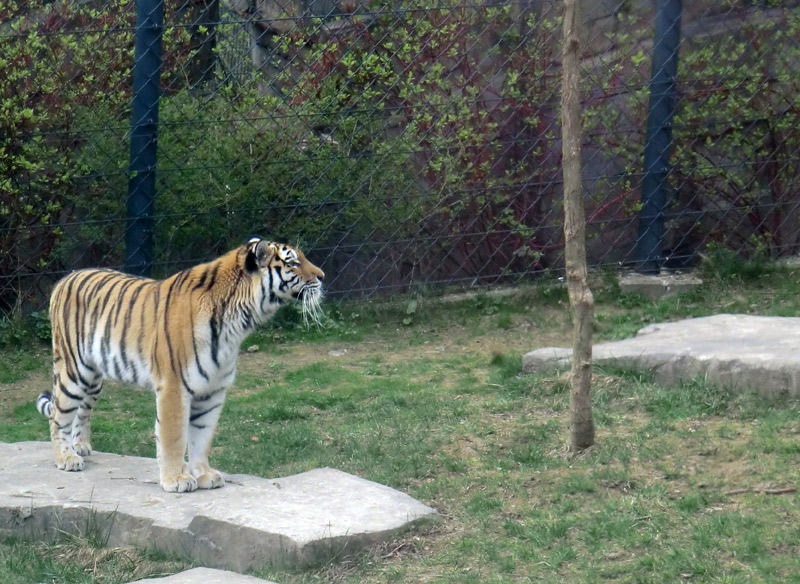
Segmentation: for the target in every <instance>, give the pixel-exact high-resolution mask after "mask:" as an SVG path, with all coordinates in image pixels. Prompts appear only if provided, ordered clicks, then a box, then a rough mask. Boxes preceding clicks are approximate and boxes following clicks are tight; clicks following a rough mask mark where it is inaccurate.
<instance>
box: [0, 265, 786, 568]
mask: <svg viewBox="0 0 800 584" xmlns="http://www.w3.org/2000/svg"><path fill="white" fill-rule="evenodd" d="M725 269H726V270H728V272H726V273H725V276H726V277H725V278H721V277H715V276H714V274H712V275H711V278H710V281H709V283H708V284H706V285H704V287H703V288H702V289H701V290H697V291H693V292H691V293H689V294H685V295H682V296H679V297H676V298H672V299H667V300H662V301H658V302H650V301H646V300H644V299H643V298H640V297H635V296H626V295H622V294H620V293H619V291H618V290H615V289H614V286H613V285H612V284H609V283H608V281H606V282H605V283H604V282H602V281H601V282H598V283H596V285H595V290H596V296H597V299H598V304H597V314H598V319H597V337H598V339H599V340H607V339H615V338H621V337H623V336H626V335H628V334H630V333H631V332H633V330H635V329H638V328H640V327H641V326H644V325H646V324H649V323H651V322H657V321H659V320H668V319H676V318H683V317H687V316H702V315H707V314H713V313H718V312H751V313H757V314H785V315H795V314H800V300H798V298H800V294H798V291H799V290H798V278H797V277H796V274H794V273H792V272H790V271H768V272H764V271H763V270H762V271H761V272H753V273H751V272H744V273H746V274H748V277H746V278H745V277H742V278H739V277H731V276H730V273H729V272H730V266H727V264H726V268H725ZM734 273H735V271H734ZM753 274H755V275H753ZM331 312H333V313H334V318H333V322H334V326H332V327H331V328H330V329H327V330H321V331H312V332H310V333H306V332H303V331H302V330H301V329H299V328H297V327H296V326H294V325H293V324H292V319H294V318H295V315H293V314H291V313H290V314H287V315H282V316H281V318H282V319H284V321H283V323H282V327H281V328H271V329H266V330H264V331H262V332H260V333H259V334H257V335H255V336H254V337H253V338H252V339H251V340H249V341H248V345H250V344H257V345H259V350H258V352H256V353H254V354H248V355H245V356H244V357H243V358H242V360H241V363H240V368H239V369H240V372H239V374H238V377H237V382H236V385H235V387H234V388H233V389H232V391H231V392H230V394H229V398H228V401H227V402H226V404H225V411H224V412H223V415H222V418H221V422H220V428H219V432H218V435H217V438H216V440H215V446H214V450H213V452H212V463H214V464H216V465H217V466H218V467H219V468H221V469H222V470H223V471H225V472H229V473H249V474H255V475H260V476H285V475H288V474H293V473H297V472H301V471H304V470H308V469H311V468H315V467H320V466H332V467H336V468H339V469H341V470H344V471H347V472H351V473H354V474H357V475H359V476H362V477H365V478H367V479H370V480H375V481H378V482H381V483H384V484H387V485H390V486H393V487H395V488H399V489H401V490H403V491H405V492H408V493H409V494H411V495H412V496H414V497H415V498H417V499H420V500H421V501H423V502H425V503H427V504H429V505H431V506H433V507H435V508H436V509H438V510H439V511H440V513H441V514H442V516H443V518H444V521H443V522H442V523H440V524H438V525H432V526H429V527H426V528H424V529H423V530H422V531H419V532H416V533H411V534H407V535H405V536H403V537H402V538H401V539H399V540H397V541H395V542H392V543H390V544H388V545H386V546H383V547H381V548H378V549H375V550H373V551H371V552H370V553H365V554H362V555H360V556H358V557H356V558H351V559H348V560H347V561H345V562H342V563H338V564H335V565H330V566H323V567H321V568H319V569H316V570H311V571H305V572H286V571H269V570H267V571H262V572H260V573H257V575H259V576H262V577H265V578H267V579H270V580H274V581H276V582H281V583H282V584H300V583H310V582H319V581H327V582H351V583H356V582H358V583H362V582H364V583H376V584H377V583H389V582H428V581H431V582H444V583H448V582H449V583H459V584H461V583H470V582H475V583H481V584H483V583H487V582H497V583H504V582H519V581H523V582H543V583H550V582H552V583H556V582H570V583H573V582H574V583H583V582H586V583H589V582H597V581H609V582H631V583H642V584H644V583H651V582H652V583H658V582H719V583H723V582H724V583H729V584H733V583H739V582H741V583H745V582H747V583H751V582H764V583H766V582H800V554H798V552H799V551H800V547H799V546H800V544H799V543H798V542H800V527H798V526H800V499H799V498H798V496H797V494H796V493H787V494H782V495H777V494H769V490H770V489H781V488H786V487H792V486H796V485H797V483H798V479H800V467H798V465H797V456H798V454H800V423H798V419H800V415H799V414H800V403H798V402H795V401H788V400H781V401H772V400H768V399H764V398H761V397H757V396H752V395H737V394H731V393H729V392H728V391H726V390H725V388H720V387H714V386H710V385H708V384H706V383H705V382H704V381H703V380H694V381H692V382H688V383H685V384H683V385H681V386H679V387H671V388H664V387H660V386H658V385H656V384H654V383H653V382H652V380H651V379H650V378H649V376H648V375H647V374H642V373H635V372H627V371H610V370H606V371H597V372H596V376H595V380H594V385H593V399H594V409H595V410H594V413H595V421H596V424H597V444H596V445H595V446H594V447H593V448H591V449H590V450H589V451H587V452H585V453H582V454H581V455H579V456H572V455H570V453H569V452H568V451H567V444H568V408H569V396H568V382H567V379H566V378H565V377H562V376H558V375H555V374H552V375H538V376H523V375H520V356H521V354H522V353H523V352H524V351H526V350H529V349H533V348H536V347H538V346H543V345H545V344H568V343H569V337H568V334H569V321H568V316H567V314H566V312H567V308H566V298H565V296H564V294H563V289H561V288H560V287H558V286H557V285H552V286H548V287H544V288H538V289H531V290H527V291H523V292H521V293H519V294H517V295H515V296H510V297H502V298H500V299H497V298H492V297H487V296H478V297H475V298H472V299H468V300H463V301H461V302H445V301H442V300H439V301H432V300H430V299H424V298H423V299H417V302H416V304H415V305H414V306H413V310H410V304H409V302H407V301H404V302H398V303H396V304H381V303H377V302H376V303H361V304H354V305H341V306H333V307H332V308H331ZM409 319H410V322H409V323H408V324H403V322H404V321H408V320H409ZM9 354H10V355H11V356H12V357H13V359H10V360H7V362H10V363H11V364H12V365H11V366H10V367H11V370H12V371H16V372H17V373H15V374H14V375H16V376H17V380H16V383H17V384H19V383H23V385H24V379H25V376H26V375H29V374H30V373H28V371H26V370H25V367H32V369H33V370H36V368H37V367H39V368H42V369H44V370H46V368H47V364H46V362H45V359H44V358H39V360H40V361H41V363H37V364H34V365H23V363H25V359H26V358H25V357H24V355H25V354H26V351H24V350H22V349H12V350H10V352H9ZM14 359H16V360H14ZM14 363H19V364H20V365H15V364H14ZM20 379H22V380H23V381H22V382H20ZM0 387H1V386H0ZM36 393H38V389H35V390H34V389H33V388H31V391H30V392H29V395H30V396H31V397H30V399H28V400H27V401H26V402H25V403H22V400H17V401H16V402H14V404H13V405H9V406H3V407H2V409H0V440H3V441H10V440H46V439H47V427H46V426H47V425H46V424H45V422H44V420H43V419H41V417H39V416H38V414H36V413H35V411H34V408H33V407H32V405H31V403H30V402H31V401H32V400H33V399H34V398H35V394H36ZM153 401H154V400H153V398H152V395H150V394H148V393H145V392H138V391H131V390H127V389H124V388H111V389H110V390H109V391H108V392H107V395H104V397H103V398H102V400H101V402H100V405H99V411H98V412H97V414H96V420H95V425H94V428H95V432H94V440H95V444H94V445H95V447H96V448H97V449H98V450H104V451H111V452H120V453H125V454H138V455H143V456H154V454H155V447H154V444H153V439H152V426H153V419H154V413H155V412H154V410H155V406H154V403H153ZM97 540H98V538H91V537H88V536H86V537H83V539H79V540H77V541H76V540H71V541H67V542H66V543H65V542H59V543H56V544H42V543H35V544H32V543H25V542H19V541H5V542H3V543H0V581H3V582H11V583H16V582H44V581H47V582H87V583H88V582H91V583H95V582H103V583H106V582H123V581H129V580H132V579H133V578H132V577H131V574H132V573H133V570H138V572H136V574H137V577H144V576H146V575H149V574H156V573H167V572H171V571H176V570H178V569H180V568H183V567H186V565H185V564H184V563H182V562H180V561H179V560H172V559H169V558H153V557H152V556H147V555H145V554H142V553H141V552H138V551H136V550H133V549H125V550H118V552H117V553H116V554H110V553H108V550H104V549H103V548H102V546H99V545H98V541H97ZM104 554H107V555H104ZM115 556H116V559H114V558H115ZM126 578H127V580H126Z"/></svg>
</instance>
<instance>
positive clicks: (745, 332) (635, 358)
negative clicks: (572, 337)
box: [522, 314, 800, 397]
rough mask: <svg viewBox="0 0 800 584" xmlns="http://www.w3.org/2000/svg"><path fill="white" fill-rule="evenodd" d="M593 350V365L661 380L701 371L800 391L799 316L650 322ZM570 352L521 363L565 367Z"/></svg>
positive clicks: (751, 385) (737, 384)
mask: <svg viewBox="0 0 800 584" xmlns="http://www.w3.org/2000/svg"><path fill="white" fill-rule="evenodd" d="M592 355H593V361H594V363H595V364H598V365H613V366H619V367H623V368H626V369H644V370H649V371H653V372H654V374H655V380H656V382H658V383H661V384H664V385H673V384H677V383H680V382H683V381H688V380H691V379H694V378H696V377H698V376H704V377H705V378H706V379H708V381H710V382H712V383H716V384H720V385H723V386H726V387H729V388H731V389H733V390H737V391H741V390H754V391H757V392H759V393H761V394H762V395H770V396H783V395H789V396H792V397H797V396H800V359H798V355H800V318H792V317H778V316H750V315H745V314H719V315H716V316H708V317H704V318H692V319H687V320H681V321H677V322H670V323H663V324H653V325H650V326H647V327H645V328H643V329H641V330H640V331H639V332H637V333H636V336H635V337H633V338H631V339H625V340H623V341H614V342H610V343H600V344H597V345H594V347H593V348H592ZM571 357H572V350H571V349H556V348H545V349H537V350H536V351H532V352H530V353H527V354H526V355H524V356H523V357H522V369H523V371H525V372H526V373H533V372H534V371H543V370H547V369H553V368H560V367H568V366H569V364H570V359H571Z"/></svg>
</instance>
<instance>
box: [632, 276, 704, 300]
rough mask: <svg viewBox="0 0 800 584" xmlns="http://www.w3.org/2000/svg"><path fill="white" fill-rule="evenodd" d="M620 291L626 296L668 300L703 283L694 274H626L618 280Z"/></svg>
mask: <svg viewBox="0 0 800 584" xmlns="http://www.w3.org/2000/svg"><path fill="white" fill-rule="evenodd" d="M617 281H618V282H619V289H620V290H621V291H622V292H625V293H626V294H629V293H631V292H636V293H638V294H643V295H644V296H647V297H648V298H652V299H653V300H658V299H659V298H666V297H667V296H671V295H673V294H677V293H679V292H686V291H687V290H691V289H692V288H695V287H697V286H699V285H700V284H702V283H703V281H702V280H701V279H700V278H698V277H697V276H694V275H692V274H677V273H668V272H665V273H663V274H658V275H648V274H637V273H624V274H620V276H619V278H618V280H617Z"/></svg>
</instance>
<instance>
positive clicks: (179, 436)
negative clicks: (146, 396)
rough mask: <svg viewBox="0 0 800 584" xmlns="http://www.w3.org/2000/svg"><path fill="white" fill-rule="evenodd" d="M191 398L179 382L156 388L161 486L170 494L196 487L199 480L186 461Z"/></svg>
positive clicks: (157, 446)
mask: <svg viewBox="0 0 800 584" xmlns="http://www.w3.org/2000/svg"><path fill="white" fill-rule="evenodd" d="M188 426H189V397H188V394H187V393H186V392H185V391H183V389H182V387H181V386H180V384H177V383H175V384H165V385H163V386H161V387H158V388H157V389H156V452H157V456H158V466H159V469H160V471H161V481H160V482H161V488H162V489H164V490H165V491H168V492H171V493H185V492H188V491H194V490H196V489H197V480H195V478H194V477H193V476H192V474H191V473H190V472H189V467H188V466H187V464H186V460H185V455H186V435H187V429H188Z"/></svg>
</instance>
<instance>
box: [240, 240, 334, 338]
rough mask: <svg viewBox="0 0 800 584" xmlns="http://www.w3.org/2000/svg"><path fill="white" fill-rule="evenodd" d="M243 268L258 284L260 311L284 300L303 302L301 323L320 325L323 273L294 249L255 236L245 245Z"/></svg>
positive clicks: (300, 252)
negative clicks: (255, 278)
mask: <svg viewBox="0 0 800 584" xmlns="http://www.w3.org/2000/svg"><path fill="white" fill-rule="evenodd" d="M246 247H247V256H246V257H245V269H246V270H247V271H248V272H249V273H250V274H252V275H256V274H257V275H258V278H259V279H260V281H261V290H262V291H264V293H263V295H262V298H261V305H262V310H264V309H265V308H266V306H267V304H272V303H275V302H278V303H280V302H283V301H285V300H299V301H300V302H301V303H302V311H303V320H304V321H306V322H308V320H309V319H310V320H312V321H314V322H315V323H317V324H319V323H320V319H321V318H322V310H321V308H320V302H321V301H322V280H323V279H324V278H325V272H323V271H322V270H321V269H319V268H318V267H317V266H315V265H314V264H312V263H311V262H310V261H308V259H307V258H306V256H305V254H304V253H303V252H302V251H300V250H299V249H297V248H294V247H292V246H290V245H286V244H283V243H275V242H272V241H267V240H264V239H261V238H259V237H254V238H252V239H250V241H248V242H247V246H246Z"/></svg>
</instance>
